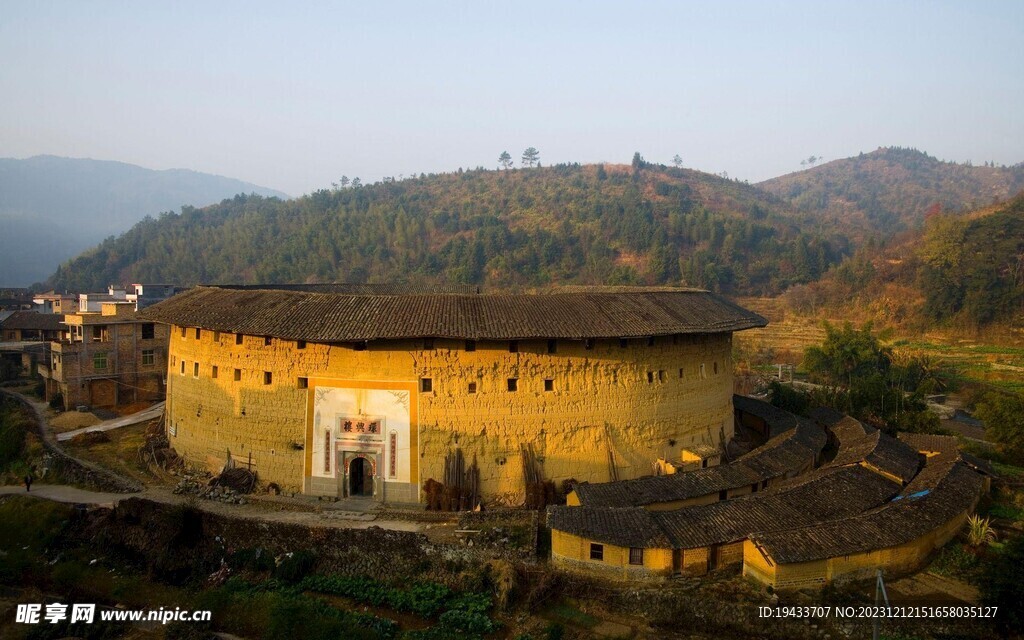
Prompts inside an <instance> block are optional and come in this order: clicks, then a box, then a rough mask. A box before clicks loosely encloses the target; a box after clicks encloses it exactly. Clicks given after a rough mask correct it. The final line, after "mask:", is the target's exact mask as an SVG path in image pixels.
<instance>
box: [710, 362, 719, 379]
mask: <svg viewBox="0 0 1024 640" xmlns="http://www.w3.org/2000/svg"><path fill="white" fill-rule="evenodd" d="M711 369H712V371H714V372H715V375H716V376H717V375H718V362H717V361H716V362H715V363H714V364H712V365H711Z"/></svg>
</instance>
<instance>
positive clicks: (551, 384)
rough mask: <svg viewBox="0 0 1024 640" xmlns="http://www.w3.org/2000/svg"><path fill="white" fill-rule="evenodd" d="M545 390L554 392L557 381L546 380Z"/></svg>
mask: <svg viewBox="0 0 1024 640" xmlns="http://www.w3.org/2000/svg"><path fill="white" fill-rule="evenodd" d="M544 390H545V391H554V390H555V381H554V380H552V379H551V378H548V379H546V380H544Z"/></svg>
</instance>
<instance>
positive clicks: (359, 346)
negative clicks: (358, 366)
mask: <svg viewBox="0 0 1024 640" xmlns="http://www.w3.org/2000/svg"><path fill="white" fill-rule="evenodd" d="M352 349H353V350H355V351H366V342H357V343H355V344H353V345H352Z"/></svg>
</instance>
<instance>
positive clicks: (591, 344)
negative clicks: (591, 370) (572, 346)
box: [583, 338, 594, 350]
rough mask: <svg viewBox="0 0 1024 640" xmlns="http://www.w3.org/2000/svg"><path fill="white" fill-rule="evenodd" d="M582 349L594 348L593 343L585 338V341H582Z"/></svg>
mask: <svg viewBox="0 0 1024 640" xmlns="http://www.w3.org/2000/svg"><path fill="white" fill-rule="evenodd" d="M583 348H584V349H587V350H590V349H593V348H594V341H593V340H591V339H589V338H587V339H586V340H584V341H583Z"/></svg>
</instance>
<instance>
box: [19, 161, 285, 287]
mask: <svg viewBox="0 0 1024 640" xmlns="http://www.w3.org/2000/svg"><path fill="white" fill-rule="evenodd" d="M239 193H245V194H249V193H256V194H259V195H262V196H267V197H277V198H288V196H287V194H284V193H282V192H280V191H274V190H273V189H267V188H265V187H260V186H258V185H254V184H251V183H248V182H243V181H241V180H235V179H233V178H226V177H223V176H217V175H211V174H205V173H200V172H196V171H190V170H187V169H166V170H153V169H146V168H143V167H139V166H136V165H132V164H127V163H123V162H114V161H107V160H91V159H79V158H62V157H58V156H45V155H44V156H33V157H31V158H26V159H15V158H0V286H24V285H28V284H31V283H32V282H36V281H41V280H43V279H45V278H46V277H47V276H48V275H49V274H51V273H53V270H54V269H55V268H56V266H57V265H58V264H60V263H61V262H63V261H64V260H67V259H68V258H71V257H72V256H74V255H76V254H77V253H79V252H81V251H83V250H85V249H87V248H89V247H91V246H94V245H96V244H97V243H98V242H100V241H101V240H103V239H104V238H106V237H108V236H111V235H117V234H120V233H123V232H125V231H127V230H128V229H130V228H131V227H132V225H134V224H135V223H137V222H139V221H140V220H142V219H143V218H144V217H145V216H156V215H157V214H159V213H161V212H164V211H169V210H178V209H180V208H181V206H182V205H192V206H205V205H209V204H213V203H215V202H220V201H221V200H223V199H224V198H230V197H232V196H234V195H236V194H239Z"/></svg>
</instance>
